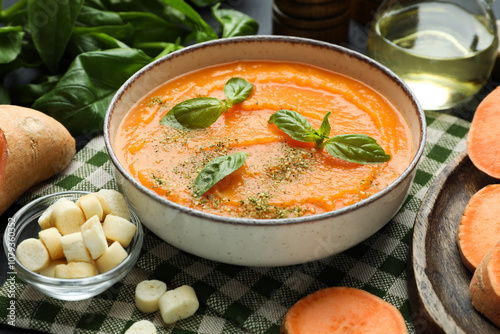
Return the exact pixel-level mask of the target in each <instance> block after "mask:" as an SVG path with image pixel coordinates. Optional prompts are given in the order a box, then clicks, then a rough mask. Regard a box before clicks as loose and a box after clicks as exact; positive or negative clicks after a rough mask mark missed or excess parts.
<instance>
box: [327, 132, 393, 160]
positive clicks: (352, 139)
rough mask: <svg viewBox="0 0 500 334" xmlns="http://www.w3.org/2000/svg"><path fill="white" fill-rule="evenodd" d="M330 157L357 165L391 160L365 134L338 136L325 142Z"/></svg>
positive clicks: (373, 140)
mask: <svg viewBox="0 0 500 334" xmlns="http://www.w3.org/2000/svg"><path fill="white" fill-rule="evenodd" d="M325 148H326V150H327V151H328V153H330V154H331V155H332V156H334V157H337V158H340V159H342V160H345V161H349V162H354V163H357V164H370V163H381V162H386V161H389V160H390V159H391V156H390V155H389V154H386V153H385V151H384V149H383V148H382V147H380V145H379V144H378V143H377V141H376V140H375V139H373V138H372V137H370V136H367V135H365V134H346V135H338V136H335V137H332V138H330V139H328V140H327V141H326V142H325Z"/></svg>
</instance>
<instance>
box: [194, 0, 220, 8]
mask: <svg viewBox="0 0 500 334" xmlns="http://www.w3.org/2000/svg"><path fill="white" fill-rule="evenodd" d="M221 1H222V0H191V2H192V3H193V4H194V5H195V6H197V7H208V6H211V5H213V4H215V3H217V2H221Z"/></svg>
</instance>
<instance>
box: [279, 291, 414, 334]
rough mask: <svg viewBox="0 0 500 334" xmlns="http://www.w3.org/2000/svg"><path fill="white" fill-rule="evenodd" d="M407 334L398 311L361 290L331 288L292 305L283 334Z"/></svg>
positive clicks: (285, 321) (284, 322)
mask: <svg viewBox="0 0 500 334" xmlns="http://www.w3.org/2000/svg"><path fill="white" fill-rule="evenodd" d="M310 333H315V334H333V333H363V334H374V333H380V334H389V333H391V334H400V333H408V330H407V328H406V324H405V321H404V319H403V316H402V315H401V313H400V312H399V310H398V309H397V308H396V307H394V306H393V305H391V304H389V303H388V302H386V301H385V300H383V299H381V298H379V297H377V296H375V295H373V294H371V293H369V292H367V291H364V290H361V289H356V288H348V287H332V288H326V289H322V290H319V291H316V292H314V293H312V294H310V295H308V296H306V297H304V298H302V299H301V300H299V301H298V302H297V303H295V305H293V306H292V307H291V308H290V309H289V310H288V312H287V313H286V315H285V317H284V318H283V321H282V323H281V329H280V334H310Z"/></svg>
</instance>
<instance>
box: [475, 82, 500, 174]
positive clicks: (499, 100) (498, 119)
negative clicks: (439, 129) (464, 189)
mask: <svg viewBox="0 0 500 334" xmlns="http://www.w3.org/2000/svg"><path fill="white" fill-rule="evenodd" d="M499 137H500V87H498V88H496V89H495V90H493V91H492V92H491V93H490V94H488V96H486V97H485V98H484V99H483V100H482V101H481V103H480V104H479V105H478V107H477V108H476V112H475V114H474V118H473V119H472V122H471V126H470V129H469V134H468V137H467V152H468V154H469V157H470V159H471V161H472V163H473V164H474V166H476V167H477V169H479V170H480V171H482V172H484V173H486V174H488V175H489V176H491V177H494V178H497V179H500V145H499V144H498V138H499Z"/></svg>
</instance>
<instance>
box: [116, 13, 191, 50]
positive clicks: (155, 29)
mask: <svg viewBox="0 0 500 334" xmlns="http://www.w3.org/2000/svg"><path fill="white" fill-rule="evenodd" d="M119 14H120V17H121V18H122V20H123V21H124V22H127V23H130V24H131V25H132V27H133V30H134V40H133V43H132V46H133V47H137V45H138V43H146V42H168V43H173V42H175V41H176V40H177V39H178V38H179V37H180V38H181V39H184V38H185V37H186V36H187V35H188V33H189V31H188V30H187V29H186V28H184V27H182V26H180V25H178V24H174V23H171V22H168V21H165V20H164V19H162V18H161V17H159V16H158V15H155V14H152V13H141V12H121V13H119Z"/></svg>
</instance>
